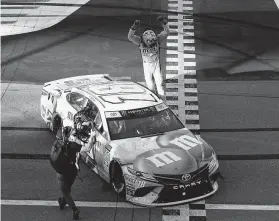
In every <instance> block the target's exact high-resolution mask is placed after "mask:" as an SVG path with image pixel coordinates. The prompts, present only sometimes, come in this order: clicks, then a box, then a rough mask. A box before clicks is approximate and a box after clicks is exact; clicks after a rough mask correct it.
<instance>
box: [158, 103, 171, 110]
mask: <svg viewBox="0 0 279 221" xmlns="http://www.w3.org/2000/svg"><path fill="white" fill-rule="evenodd" d="M155 108H156V110H157V111H162V110H165V109H168V106H167V105H165V104H164V103H162V104H159V105H156V106H155Z"/></svg>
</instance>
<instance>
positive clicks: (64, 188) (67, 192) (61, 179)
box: [57, 170, 77, 209]
mask: <svg viewBox="0 0 279 221" xmlns="http://www.w3.org/2000/svg"><path fill="white" fill-rule="evenodd" d="M76 176H77V171H76V170H73V171H72V173H69V174H67V175H66V174H59V173H57V180H58V183H59V188H60V190H61V192H62V194H63V197H62V202H61V203H62V204H66V203H67V204H68V205H69V206H70V207H71V208H72V209H73V208H75V207H76V205H75V202H74V200H73V198H72V196H71V188H72V185H73V184H74V182H75V180H76Z"/></svg>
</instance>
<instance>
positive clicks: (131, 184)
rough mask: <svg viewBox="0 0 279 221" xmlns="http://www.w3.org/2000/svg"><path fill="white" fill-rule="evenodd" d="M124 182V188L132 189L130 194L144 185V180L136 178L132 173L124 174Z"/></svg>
mask: <svg viewBox="0 0 279 221" xmlns="http://www.w3.org/2000/svg"><path fill="white" fill-rule="evenodd" d="M125 183H126V188H129V189H130V190H131V191H133V193H132V194H134V191H135V190H136V189H139V188H143V187H145V185H146V182H145V181H143V180H139V179H137V177H136V176H132V175H127V174H126V175H125Z"/></svg>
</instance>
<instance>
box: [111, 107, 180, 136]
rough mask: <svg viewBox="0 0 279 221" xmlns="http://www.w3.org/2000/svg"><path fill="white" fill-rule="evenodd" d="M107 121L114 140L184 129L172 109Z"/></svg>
mask: <svg viewBox="0 0 279 221" xmlns="http://www.w3.org/2000/svg"><path fill="white" fill-rule="evenodd" d="M107 121H108V127H109V132H110V137H111V139H112V140H119V139H126V138H132V137H146V136H152V135H156V134H161V133H165V132H168V131H172V130H178V129H182V128H184V126H183V124H182V123H181V122H180V121H179V120H178V119H177V117H176V116H175V115H174V114H173V113H172V111H171V110H170V109H165V110H163V111H160V112H155V113H154V112H148V113H144V114H141V115H140V116H135V115H133V116H127V115H126V116H125V117H121V118H107Z"/></svg>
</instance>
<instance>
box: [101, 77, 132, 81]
mask: <svg viewBox="0 0 279 221" xmlns="http://www.w3.org/2000/svg"><path fill="white" fill-rule="evenodd" d="M105 78H107V79H108V80H111V81H131V79H132V78H131V77H128V76H127V77H111V76H108V77H105Z"/></svg>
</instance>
